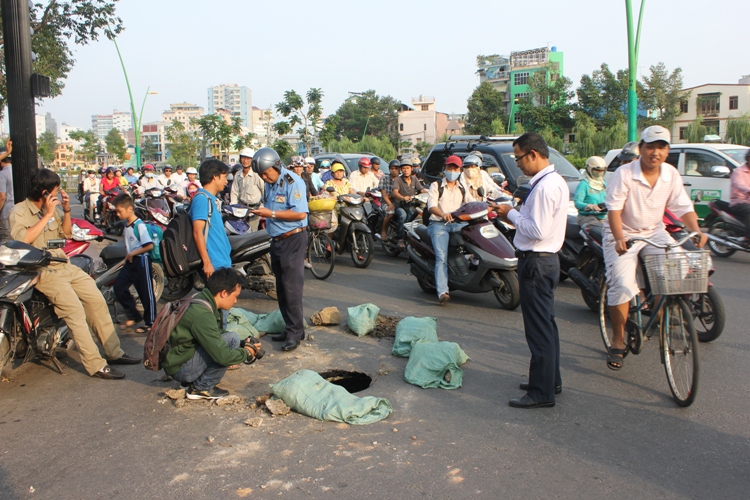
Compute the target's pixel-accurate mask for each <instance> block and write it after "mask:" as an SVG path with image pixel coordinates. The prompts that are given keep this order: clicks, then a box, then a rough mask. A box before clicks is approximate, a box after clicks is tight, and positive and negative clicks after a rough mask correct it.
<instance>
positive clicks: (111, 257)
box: [99, 240, 128, 263]
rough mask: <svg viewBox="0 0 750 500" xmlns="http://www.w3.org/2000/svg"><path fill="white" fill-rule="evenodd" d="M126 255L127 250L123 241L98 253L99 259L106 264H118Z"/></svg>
mask: <svg viewBox="0 0 750 500" xmlns="http://www.w3.org/2000/svg"><path fill="white" fill-rule="evenodd" d="M127 254H128V250H127V248H125V240H123V241H118V242H117V243H115V244H113V245H109V246H106V247H104V248H102V251H101V252H100V253H99V257H101V259H102V260H103V261H104V262H105V263H107V262H119V261H121V260H122V259H124V258H125V256H126V255H127Z"/></svg>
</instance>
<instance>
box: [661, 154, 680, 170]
mask: <svg viewBox="0 0 750 500" xmlns="http://www.w3.org/2000/svg"><path fill="white" fill-rule="evenodd" d="M680 153H681V151H674V150H672V151H670V152H669V154H668V155H667V159H666V161H665V162H664V163H669V164H670V165H672V166H673V167H674V168H677V169H679V168H680Z"/></svg>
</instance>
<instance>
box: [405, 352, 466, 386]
mask: <svg viewBox="0 0 750 500" xmlns="http://www.w3.org/2000/svg"><path fill="white" fill-rule="evenodd" d="M468 359H469V357H468V356H467V355H466V353H465V352H464V351H463V350H462V349H461V348H460V347H459V345H458V344H456V343H455V342H428V341H425V340H420V341H419V342H417V343H415V344H414V345H413V346H412V348H411V356H409V362H408V363H407V364H406V368H405V369H404V380H406V381H407V382H409V383H410V384H414V385H418V386H419V387H421V388H423V389H428V388H431V387H441V388H443V389H458V388H459V387H461V383H462V381H463V376H464V372H463V370H461V368H459V366H460V365H462V364H464V363H466V361H467V360H468ZM446 374H450V376H449V377H446Z"/></svg>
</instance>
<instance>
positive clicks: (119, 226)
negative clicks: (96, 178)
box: [99, 188, 125, 236]
mask: <svg viewBox="0 0 750 500" xmlns="http://www.w3.org/2000/svg"><path fill="white" fill-rule="evenodd" d="M120 193H122V189H120V188H115V189H109V190H107V191H105V192H104V196H103V197H102V200H101V202H102V211H101V214H100V217H99V224H100V225H101V227H102V228H104V231H106V232H108V233H109V232H113V233H114V234H115V235H116V236H122V232H123V230H124V229H125V224H124V223H123V222H122V221H121V220H120V219H119V218H118V217H117V212H115V205H114V199H115V198H116V197H117V195H119V194H120Z"/></svg>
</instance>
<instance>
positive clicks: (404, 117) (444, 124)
mask: <svg viewBox="0 0 750 500" xmlns="http://www.w3.org/2000/svg"><path fill="white" fill-rule="evenodd" d="M411 105H412V107H411V108H409V109H407V110H405V111H400V112H399V114H398V133H399V136H400V137H401V140H402V141H409V142H411V143H412V144H419V143H420V142H426V143H430V144H435V143H437V142H440V138H441V137H443V134H445V133H446V132H447V128H448V122H449V119H448V114H447V113H440V112H438V111H435V98H434V97H431V96H424V95H420V96H419V97H413V98H412V100H411Z"/></svg>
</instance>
